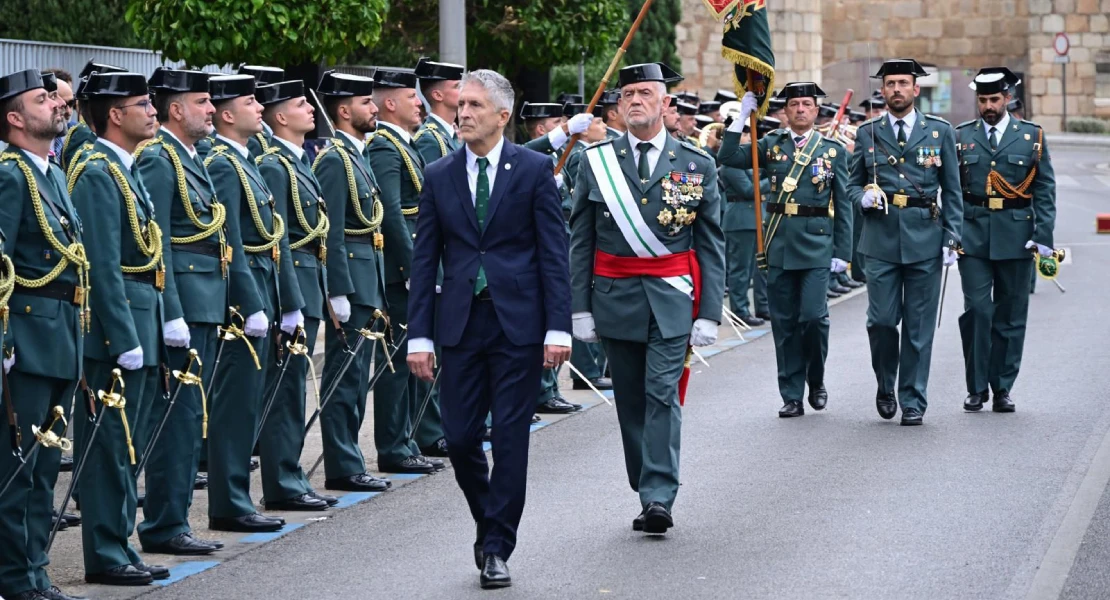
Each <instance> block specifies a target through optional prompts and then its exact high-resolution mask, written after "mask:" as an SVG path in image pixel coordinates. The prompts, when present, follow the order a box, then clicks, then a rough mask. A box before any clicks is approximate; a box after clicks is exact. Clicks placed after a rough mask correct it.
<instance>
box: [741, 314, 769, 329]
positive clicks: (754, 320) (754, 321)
mask: <svg viewBox="0 0 1110 600" xmlns="http://www.w3.org/2000/svg"><path fill="white" fill-rule="evenodd" d="M738 318H739V319H740V321H742V322H743V323H744V324H745V325H747V326H748V327H759V326H760V325H763V324H764V323H766V322H767V321H764V320H763V319H760V318H759V317H753V316H751V315H739V316H738Z"/></svg>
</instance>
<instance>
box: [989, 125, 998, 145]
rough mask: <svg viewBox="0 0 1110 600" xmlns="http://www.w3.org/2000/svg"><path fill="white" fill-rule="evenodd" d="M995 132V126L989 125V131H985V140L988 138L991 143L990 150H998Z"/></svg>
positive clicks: (996, 131)
mask: <svg viewBox="0 0 1110 600" xmlns="http://www.w3.org/2000/svg"><path fill="white" fill-rule="evenodd" d="M997 133H998V128H997V127H991V130H990V132H989V133H987V140H989V141H990V143H991V150H998V138H996V137H995V135H996V134H997Z"/></svg>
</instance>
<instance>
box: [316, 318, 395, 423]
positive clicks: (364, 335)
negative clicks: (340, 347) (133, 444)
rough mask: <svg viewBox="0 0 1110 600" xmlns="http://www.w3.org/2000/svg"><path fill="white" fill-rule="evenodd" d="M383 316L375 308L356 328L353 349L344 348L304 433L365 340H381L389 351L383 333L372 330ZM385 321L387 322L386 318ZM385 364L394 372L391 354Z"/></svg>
mask: <svg viewBox="0 0 1110 600" xmlns="http://www.w3.org/2000/svg"><path fill="white" fill-rule="evenodd" d="M383 318H385V314H383V313H382V311H380V310H375V311H374V314H373V315H371V316H370V320H369V321H367V323H366V326H365V327H363V328H362V329H360V330H358V333H359V338H358V341H357V342H355V347H354V349H353V350H344V352H346V353H347V357H346V358H345V359H344V360H343V366H342V367H340V369H339V374H338V375H337V376H336V377H335V379H333V380H332V382H331V384H330V385H329V386H328V389H327V390H326V391H325V392H324V396H323V397H322V398H321V399H320V402H319V405H318V406H317V407H316V411H315V412H313V413H312V416H311V417H309V419H308V424H307V425H305V427H304V432H305V435H308V432H309V430H310V429H312V426H313V425H314V424H315V423H316V420H317V419H319V418H320V414H321V413H322V412H324V407H325V406H327V405H328V402H330V401H331V398H332V396H334V395H335V392H336V391H337V390H338V389H339V382H340V381H341V380H342V379H343V376H344V375H345V374H346V373H347V370H348V369H350V368H351V365H352V364H353V363H354V362H355V358H356V357H357V356H358V353H359V350H361V349H362V345H363V344H364V343H366V340H370V339H373V340H381V342H382V348H383V351H384V352H388V351H389V348H388V346H386V342H385V333H376V332H374V331H372V329H373V327H374V324H375V323H377V322H378V320H379V319H383ZM386 322H387V323H388V320H387V321H386ZM394 353H396V350H394ZM386 365H387V366H388V367H389V370H390V371H393V372H394V373H396V370H394V368H393V355H392V354H390V355H388V356H387V358H386Z"/></svg>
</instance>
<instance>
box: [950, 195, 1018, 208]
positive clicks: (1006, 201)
mask: <svg viewBox="0 0 1110 600" xmlns="http://www.w3.org/2000/svg"><path fill="white" fill-rule="evenodd" d="M964 202H967V203H968V204H974V205H975V206H982V207H984V208H989V209H990V210H1002V209H1005V208H1028V207H1030V206H1032V205H1033V201H1032V200H1030V199H1029V198H1001V197H999V196H993V197H989V198H988V197H987V196H976V195H975V194H964Z"/></svg>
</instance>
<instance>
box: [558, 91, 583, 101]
mask: <svg viewBox="0 0 1110 600" xmlns="http://www.w3.org/2000/svg"><path fill="white" fill-rule="evenodd" d="M555 101H556V102H558V103H559V104H582V103H583V102H585V101H586V100H585V98H583V97H582V94H572V93H570V92H559V95H558V96H556V97H555Z"/></svg>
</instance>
